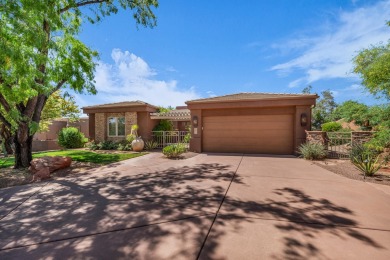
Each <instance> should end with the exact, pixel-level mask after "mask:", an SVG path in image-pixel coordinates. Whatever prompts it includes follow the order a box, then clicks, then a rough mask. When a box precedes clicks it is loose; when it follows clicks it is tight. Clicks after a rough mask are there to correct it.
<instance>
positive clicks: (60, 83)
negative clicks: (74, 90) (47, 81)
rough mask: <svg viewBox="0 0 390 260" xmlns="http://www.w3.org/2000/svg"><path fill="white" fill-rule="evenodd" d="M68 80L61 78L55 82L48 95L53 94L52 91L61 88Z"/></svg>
mask: <svg viewBox="0 0 390 260" xmlns="http://www.w3.org/2000/svg"><path fill="white" fill-rule="evenodd" d="M67 81H68V80H66V79H63V80H61V81H60V82H58V83H57V86H56V87H55V88H54V89H53V90H52V91H51V92H50V93H49V96H50V95H51V94H53V93H54V92H56V91H57V90H59V89H60V88H62V86H63V85H64V84H65V83H66V82H67Z"/></svg>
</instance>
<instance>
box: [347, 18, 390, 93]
mask: <svg viewBox="0 0 390 260" xmlns="http://www.w3.org/2000/svg"><path fill="white" fill-rule="evenodd" d="M388 25H389V26H390V22H388ZM353 62H354V65H355V66H354V69H353V71H354V72H355V73H357V74H359V76H361V78H362V80H363V81H362V84H363V85H364V86H365V87H366V88H367V89H368V91H370V93H372V94H374V95H376V96H382V97H385V98H387V99H390V41H389V42H388V43H387V44H381V45H377V46H371V47H370V48H367V49H363V50H362V51H360V52H359V54H358V55H357V56H356V57H355V58H354V59H353Z"/></svg>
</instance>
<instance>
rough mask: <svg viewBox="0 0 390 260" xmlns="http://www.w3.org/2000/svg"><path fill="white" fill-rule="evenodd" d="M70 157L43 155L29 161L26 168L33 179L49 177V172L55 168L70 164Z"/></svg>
mask: <svg viewBox="0 0 390 260" xmlns="http://www.w3.org/2000/svg"><path fill="white" fill-rule="evenodd" d="M71 163H72V158H70V157H65V156H45V157H41V158H36V159H33V160H32V161H31V166H30V167H29V168H28V169H29V170H30V172H31V173H32V174H33V181H36V180H45V179H48V178H50V174H51V173H52V172H54V171H56V170H59V169H64V168H67V167H69V166H70V164H71Z"/></svg>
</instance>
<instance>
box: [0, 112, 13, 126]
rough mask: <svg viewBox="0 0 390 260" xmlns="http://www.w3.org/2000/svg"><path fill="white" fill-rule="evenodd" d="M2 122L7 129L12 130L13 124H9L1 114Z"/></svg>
mask: <svg viewBox="0 0 390 260" xmlns="http://www.w3.org/2000/svg"><path fill="white" fill-rule="evenodd" d="M0 121H1V122H3V124H4V125H5V126H6V127H8V128H9V129H11V123H10V122H8V120H7V119H5V117H4V116H3V115H2V114H0Z"/></svg>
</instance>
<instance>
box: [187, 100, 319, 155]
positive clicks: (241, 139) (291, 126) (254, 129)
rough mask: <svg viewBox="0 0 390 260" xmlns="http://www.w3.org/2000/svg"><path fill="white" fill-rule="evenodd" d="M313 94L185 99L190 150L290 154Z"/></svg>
mask: <svg viewBox="0 0 390 260" xmlns="http://www.w3.org/2000/svg"><path fill="white" fill-rule="evenodd" d="M317 97H318V96H317V95H316V94H272V93H271V94H270V93H238V94H232V95H225V96H219V97H212V98H204V99H197V100H191V101H187V102H186V104H187V106H188V109H189V110H190V111H191V119H192V138H191V142H190V149H191V151H194V152H228V153H259V154H294V153H296V150H297V147H298V146H299V145H300V144H301V143H303V142H304V141H305V137H306V133H305V130H310V129H311V109H312V107H313V106H314V105H315V101H316V99H317Z"/></svg>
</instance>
